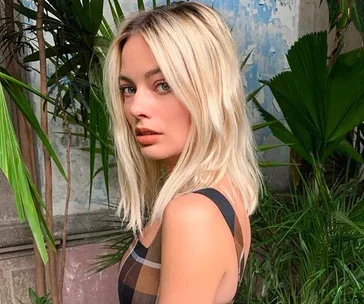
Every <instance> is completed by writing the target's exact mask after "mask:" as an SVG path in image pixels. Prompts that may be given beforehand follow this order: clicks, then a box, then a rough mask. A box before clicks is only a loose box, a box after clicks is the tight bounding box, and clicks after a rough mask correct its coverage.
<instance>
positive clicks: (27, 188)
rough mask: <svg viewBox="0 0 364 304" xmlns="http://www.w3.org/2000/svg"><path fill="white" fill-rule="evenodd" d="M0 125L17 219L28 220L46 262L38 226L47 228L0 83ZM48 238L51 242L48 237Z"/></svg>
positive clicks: (0, 163)
mask: <svg viewBox="0 0 364 304" xmlns="http://www.w3.org/2000/svg"><path fill="white" fill-rule="evenodd" d="M0 126H1V129H0V169H1V170H2V171H3V172H4V174H5V176H6V177H7V179H8V181H9V184H10V186H11V188H12V190H13V193H14V197H15V202H16V207H17V210H18V214H19V219H20V221H21V222H23V221H24V220H25V219H27V220H28V224H29V227H30V229H31V231H32V233H33V236H34V240H35V242H36V244H37V246H38V248H39V252H40V255H41V257H42V260H43V262H44V263H45V264H46V263H47V261H48V256H47V250H46V247H45V243H44V240H43V233H42V230H43V231H47V232H46V235H47V237H48V238H49V236H50V234H49V231H48V228H47V225H46V224H45V221H44V218H43V215H42V213H41V212H39V210H40V209H41V206H43V205H44V204H43V203H42V202H41V201H39V196H34V195H33V194H34V191H36V189H35V187H34V185H33V183H32V181H31V178H30V175H29V173H28V170H27V168H26V166H25V164H24V162H23V160H22V157H21V153H20V150H19V146H18V143H17V139H16V136H15V132H14V129H13V125H12V122H11V119H10V116H9V112H8V109H7V105H6V100H5V96H4V93H3V87H2V85H1V84H0ZM34 198H38V200H34ZM41 218H42V219H41ZM49 240H50V241H51V244H53V246H54V243H53V241H52V238H50V239H49Z"/></svg>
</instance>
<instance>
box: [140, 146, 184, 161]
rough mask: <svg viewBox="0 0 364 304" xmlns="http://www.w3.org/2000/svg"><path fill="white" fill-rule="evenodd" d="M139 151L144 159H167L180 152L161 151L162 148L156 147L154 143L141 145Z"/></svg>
mask: <svg viewBox="0 0 364 304" xmlns="http://www.w3.org/2000/svg"><path fill="white" fill-rule="evenodd" d="M141 152H142V154H143V155H144V157H145V158H146V159H150V160H164V159H169V158H172V157H175V155H178V154H180V153H173V152H169V151H168V152H167V151H163V149H161V148H158V147H156V146H154V145H151V146H147V147H143V148H142V149H141Z"/></svg>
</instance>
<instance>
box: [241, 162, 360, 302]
mask: <svg viewBox="0 0 364 304" xmlns="http://www.w3.org/2000/svg"><path fill="white" fill-rule="evenodd" d="M314 168H315V170H317V171H319V172H321V173H317V174H316V175H315V179H314V180H312V181H310V182H307V181H305V180H304V179H302V182H303V185H304V187H303V191H302V193H297V192H296V191H295V190H294V189H293V190H292V191H291V192H290V193H289V194H288V195H283V196H282V195H281V196H274V195H272V194H271V193H270V192H269V191H268V190H267V192H266V193H265V195H264V197H263V198H262V201H261V205H260V207H259V210H258V212H257V214H256V215H255V216H254V217H253V221H252V235H253V248H252V252H251V256H250V257H249V263H248V266H247V269H246V273H245V278H244V280H243V284H242V286H241V289H240V294H239V295H238V297H237V299H236V303H282V304H288V303H290V304H291V303H292V304H293V303H294V304H296V303H297V304H298V303H299V304H311V303H312V304H314V303H315V304H316V303H320V304H325V303H330V304H331V303H340V304H346V303H357V304H359V303H363V301H364V194H363V193H362V191H360V190H359V188H360V187H362V186H363V185H362V183H360V181H359V180H358V179H356V180H349V179H348V178H347V179H344V180H337V183H336V184H335V185H334V186H333V187H331V188H329V187H328V186H327V184H326V183H325V180H324V178H323V174H322V171H320V167H318V166H317V164H314ZM301 178H302V176H301Z"/></svg>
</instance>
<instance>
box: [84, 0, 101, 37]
mask: <svg viewBox="0 0 364 304" xmlns="http://www.w3.org/2000/svg"><path fill="white" fill-rule="evenodd" d="M103 8H104V0H91V1H90V7H89V9H88V10H87V11H88V12H89V20H90V23H91V24H90V26H91V33H92V35H93V36H95V35H96V34H97V32H98V31H99V28H100V24H101V20H102V16H103V15H102V14H103Z"/></svg>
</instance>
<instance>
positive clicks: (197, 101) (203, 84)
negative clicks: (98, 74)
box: [104, 2, 261, 233]
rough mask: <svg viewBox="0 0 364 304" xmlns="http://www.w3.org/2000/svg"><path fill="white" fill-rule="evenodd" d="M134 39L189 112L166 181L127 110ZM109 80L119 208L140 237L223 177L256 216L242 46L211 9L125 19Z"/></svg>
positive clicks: (192, 6) (256, 180)
mask: <svg viewBox="0 0 364 304" xmlns="http://www.w3.org/2000/svg"><path fill="white" fill-rule="evenodd" d="M135 34H139V35H141V36H142V37H143V38H144V39H145V41H146V43H147V44H148V46H149V47H150V49H151V51H152V52H153V54H154V56H155V58H156V61H157V62H158V65H159V68H160V69H161V71H162V73H163V75H164V77H165V79H166V81H167V82H168V84H169V86H170V87H171V88H172V90H173V92H174V94H175V95H176V96H177V98H178V99H179V100H180V102H181V103H182V104H184V105H185V107H186V108H187V109H188V111H189V113H190V115H191V126H190V132H189V136H188V138H187V141H186V145H185V147H184V149H183V151H182V153H181V155H180V157H179V159H178V161H177V163H176V165H175V166H174V168H173V170H172V171H171V172H170V173H169V174H168V176H165V177H164V178H163V174H162V170H161V169H162V163H163V162H162V161H161V160H150V159H146V158H145V157H144V156H143V155H142V153H141V150H140V148H139V145H138V144H137V142H136V140H135V138H134V135H133V132H132V131H131V129H130V126H129V124H128V122H127V120H126V117H125V113H124V111H123V96H122V94H121V92H120V89H119V74H120V66H121V53H122V49H123V47H124V45H125V43H126V41H127V40H128V38H129V37H131V36H132V35H135ZM104 83H105V94H106V100H107V103H108V108H109V112H110V114H111V128H112V132H113V136H114V143H115V148H116V153H117V168H118V178H119V184H120V191H121V199H120V204H119V208H118V211H119V214H120V215H121V217H122V219H123V221H126V222H127V228H130V229H132V230H133V231H134V233H138V232H139V233H141V231H142V228H143V225H144V224H145V220H146V219H149V220H151V221H152V222H153V221H154V220H156V219H158V218H161V217H162V214H163V211H164V209H165V207H166V206H167V204H168V202H169V201H171V200H172V199H173V198H175V197H177V196H180V195H183V194H186V193H190V192H192V191H194V190H197V189H201V188H204V187H213V186H214V184H216V183H217V182H218V181H219V180H220V179H221V178H222V177H223V176H224V175H227V176H228V178H229V180H230V182H231V183H232V185H233V186H234V188H235V189H237V190H238V193H240V194H241V196H242V198H243V202H244V205H245V209H246V210H247V212H248V214H249V215H250V214H252V212H253V211H254V209H255V208H256V206H257V203H258V196H259V195H258V194H259V190H260V186H261V174H260V171H259V167H258V165H257V158H256V150H255V144H254V139H253V134H252V130H251V128H250V124H249V121H248V117H247V106H246V100H245V97H244V92H243V86H242V81H241V76H240V69H239V62H238V56H237V51H236V46H235V44H234V42H233V39H232V37H231V33H230V31H229V29H228V27H227V26H226V24H225V23H224V21H223V20H222V19H221V17H220V16H219V14H218V13H217V12H216V11H215V10H214V9H213V8H210V7H208V6H206V5H203V4H200V3H193V2H183V3H178V4H174V5H171V6H162V7H158V8H157V9H154V10H150V11H146V12H141V13H138V14H137V15H135V16H133V17H132V18H128V19H127V20H125V21H124V23H123V24H122V25H121V27H120V29H119V31H118V33H117V34H116V37H115V39H114V41H113V42H112V44H111V46H110V49H109V51H108V55H107V58H106V62H105V67H104Z"/></svg>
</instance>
